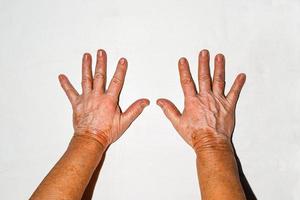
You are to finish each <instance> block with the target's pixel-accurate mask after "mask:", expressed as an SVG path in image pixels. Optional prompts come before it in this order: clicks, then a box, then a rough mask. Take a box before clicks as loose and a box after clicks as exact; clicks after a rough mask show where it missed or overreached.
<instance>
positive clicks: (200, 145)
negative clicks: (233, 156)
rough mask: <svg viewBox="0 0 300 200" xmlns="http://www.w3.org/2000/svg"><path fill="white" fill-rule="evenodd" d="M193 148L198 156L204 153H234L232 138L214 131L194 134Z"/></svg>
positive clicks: (202, 131)
mask: <svg viewBox="0 0 300 200" xmlns="http://www.w3.org/2000/svg"><path fill="white" fill-rule="evenodd" d="M192 147H193V149H194V151H195V152H196V154H198V153H202V152H215V153H217V152H229V153H233V148H232V144H231V140H230V138H228V137H227V136H226V135H224V134H221V133H218V132H216V131H214V130H201V131H197V132H194V133H193V134H192Z"/></svg>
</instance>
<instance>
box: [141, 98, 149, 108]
mask: <svg viewBox="0 0 300 200" xmlns="http://www.w3.org/2000/svg"><path fill="white" fill-rule="evenodd" d="M141 104H142V105H143V106H144V107H146V106H149V105H150V101H149V99H141Z"/></svg>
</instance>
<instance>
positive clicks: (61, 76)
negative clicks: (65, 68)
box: [58, 74, 67, 81]
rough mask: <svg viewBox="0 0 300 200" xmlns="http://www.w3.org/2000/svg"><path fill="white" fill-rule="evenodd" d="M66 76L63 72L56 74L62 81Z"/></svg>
mask: <svg viewBox="0 0 300 200" xmlns="http://www.w3.org/2000/svg"><path fill="white" fill-rule="evenodd" d="M66 78H67V77H66V75H64V74H59V75H58V80H59V81H63V80H65V79H66Z"/></svg>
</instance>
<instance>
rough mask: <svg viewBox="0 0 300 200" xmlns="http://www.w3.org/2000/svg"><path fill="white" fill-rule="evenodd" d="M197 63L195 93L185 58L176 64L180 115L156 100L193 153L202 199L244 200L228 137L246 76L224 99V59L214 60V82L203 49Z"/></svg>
mask: <svg viewBox="0 0 300 200" xmlns="http://www.w3.org/2000/svg"><path fill="white" fill-rule="evenodd" d="M198 60H199V62H198V82H199V90H198V91H197V89H196V86H195V83H194V81H193V78H192V76H191V72H190V69H189V64H188V61H187V59H186V58H181V59H180V60H179V63H178V68H179V74H180V82H181V86H182V89H183V93H184V110H183V112H182V113H181V112H180V111H179V110H178V109H177V107H176V106H175V105H174V104H173V103H172V102H171V101H169V100H167V99H158V100H157V104H158V105H159V106H160V107H161V108H162V110H163V112H164V113H165V115H166V117H167V118H168V119H169V120H170V121H171V123H172V125H173V126H174V128H175V129H176V130H177V132H178V133H179V134H180V135H181V136H182V138H183V139H184V140H185V141H186V142H187V143H188V144H189V145H190V146H191V147H192V148H193V149H194V151H195V153H196V157H197V162H196V163H197V171H198V179H199V184H200V190H201V197H202V199H203V200H215V199H218V200H232V199H234V200H244V199H246V197H245V194H244V191H243V188H242V185H241V183H240V179H239V172H238V167H237V163H236V160H235V155H234V150H233V147H232V143H231V137H232V134H233V130H234V126H235V108H236V103H237V100H238V97H239V94H240V92H241V89H242V87H243V85H244V83H245V80H246V76H245V74H239V75H238V76H237V77H236V79H235V81H234V83H233V85H232V87H231V89H230V91H229V93H228V94H227V95H226V96H225V95H224V88H225V59H224V56H223V55H222V54H218V55H217V56H216V57H215V60H214V74H213V79H212V78H211V76H210V66H209V60H210V56H209V52H208V51H207V50H202V51H201V52H200V54H199V59H198Z"/></svg>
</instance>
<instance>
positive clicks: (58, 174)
mask: <svg viewBox="0 0 300 200" xmlns="http://www.w3.org/2000/svg"><path fill="white" fill-rule="evenodd" d="M104 151H105V147H104V146H103V145H101V144H100V143H99V142H98V141H96V140H95V139H92V138H89V137H86V136H74V137H73V138H72V140H71V142H70V144H69V147H68V149H67V151H66V152H65V153H64V155H63V156H62V158H61V159H60V160H59V161H58V162H57V164H56V165H55V166H54V167H53V169H52V170H51V171H50V172H49V174H48V175H47V176H46V177H45V179H44V180H43V181H42V183H41V184H40V185H39V187H38V188H37V190H36V191H35V192H34V193H33V195H32V197H31V199H81V197H82V194H83V192H84V190H85V188H86V186H87V184H88V182H89V180H90V178H91V176H92V174H93V172H94V170H95V168H96V167H97V165H98V163H99V161H100V160H101V157H102V155H103V153H104Z"/></svg>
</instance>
